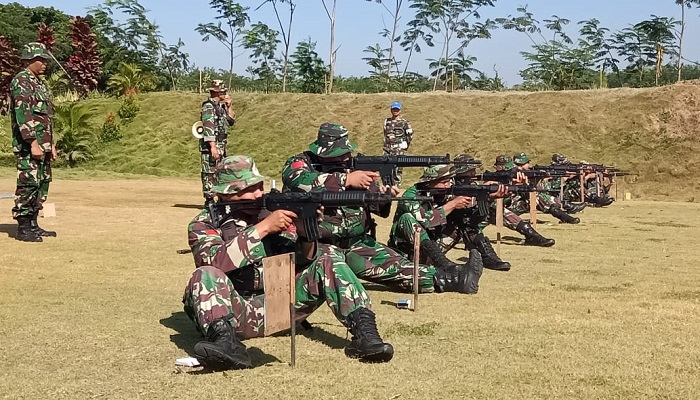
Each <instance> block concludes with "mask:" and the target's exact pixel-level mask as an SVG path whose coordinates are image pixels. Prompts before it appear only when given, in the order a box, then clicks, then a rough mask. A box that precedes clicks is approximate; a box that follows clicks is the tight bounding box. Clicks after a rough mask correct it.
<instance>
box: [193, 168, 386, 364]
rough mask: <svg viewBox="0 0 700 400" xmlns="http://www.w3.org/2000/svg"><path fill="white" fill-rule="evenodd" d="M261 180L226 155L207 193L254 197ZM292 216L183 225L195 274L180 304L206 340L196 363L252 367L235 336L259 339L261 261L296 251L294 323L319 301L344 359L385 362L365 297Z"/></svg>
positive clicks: (239, 215) (335, 256) (208, 217)
mask: <svg viewBox="0 0 700 400" xmlns="http://www.w3.org/2000/svg"><path fill="white" fill-rule="evenodd" d="M263 179H264V178H263V177H262V176H261V175H260V173H259V172H258V170H257V168H256V166H255V163H254V162H253V160H252V158H250V157H247V156H231V157H227V158H225V159H224V160H223V163H222V165H221V168H220V170H219V171H218V173H217V183H216V184H215V185H214V186H213V188H212V189H213V192H214V193H215V194H216V195H217V197H218V201H219V202H222V201H223V202H232V203H235V202H236V201H241V200H256V199H259V198H261V197H262V196H263V189H264V188H263ZM209 208H210V209H212V210H214V209H217V207H216V206H213V207H209ZM214 214H218V213H214ZM296 217H297V216H296V215H295V214H294V213H293V212H291V211H287V210H277V211H274V212H272V213H270V212H268V211H266V210H260V209H256V210H250V209H243V210H231V211H230V212H227V213H224V214H223V215H221V216H220V217H218V218H217V216H216V215H214V216H212V212H210V211H209V209H205V210H202V212H201V213H200V214H199V215H198V216H197V217H195V219H194V220H192V222H191V223H190V225H189V228H188V232H189V244H190V247H191V248H192V253H193V255H194V260H195V265H196V267H197V269H196V270H195V272H194V273H193V274H192V277H191V278H190V281H189V283H188V285H187V288H186V289H185V294H184V297H183V303H184V304H185V312H186V313H187V315H188V316H189V317H190V318H191V319H192V320H193V321H194V322H195V324H196V325H197V329H198V330H199V331H200V332H201V333H202V334H204V335H205V336H206V340H204V341H202V342H199V343H197V344H196V345H195V348H194V353H195V356H196V358H197V359H198V360H199V362H200V363H201V364H203V365H205V366H207V367H209V368H212V369H215V370H223V369H242V368H250V367H251V360H250V357H249V356H248V354H247V352H246V347H245V345H244V344H243V343H241V341H240V339H248V338H254V337H261V336H264V334H265V332H264V327H265V308H264V303H265V294H264V293H263V277H262V272H263V270H262V259H263V258H264V257H267V256H272V255H277V254H284V253H288V252H295V254H296V266H297V273H296V304H295V308H296V317H297V318H298V320H300V321H301V320H304V319H305V318H306V317H307V316H308V315H309V314H311V313H312V312H313V311H314V310H316V309H317V308H318V307H320V306H321V304H323V303H324V302H326V303H328V305H329V306H330V307H331V309H332V310H333V313H334V314H335V316H336V318H338V320H339V321H340V322H341V323H342V324H343V325H345V326H347V327H348V329H349V330H350V332H351V333H352V336H353V338H352V341H351V343H350V344H349V345H348V346H347V347H346V348H345V354H346V355H347V356H348V357H352V358H359V359H361V360H364V361H370V362H385V361H389V360H391V358H392V356H393V354H394V349H393V347H392V346H391V345H390V344H389V343H385V342H383V341H382V338H381V337H380V336H379V333H378V332H377V325H376V321H375V315H374V313H373V312H372V310H371V309H370V305H371V302H370V298H369V294H368V293H367V291H366V290H365V289H364V287H363V286H362V284H361V283H360V281H359V280H358V279H357V277H355V275H354V274H353V272H352V271H351V270H350V268H349V267H348V266H347V264H346V263H345V258H344V256H343V254H342V253H341V252H340V251H339V250H338V249H337V248H335V247H334V246H330V245H324V244H319V243H316V242H305V241H303V240H302V239H300V238H299V235H298V234H297V231H298V230H299V231H300V232H301V230H302V228H301V227H299V228H297V226H296V225H295V222H296ZM299 225H300V226H301V224H299ZM302 233H303V232H302Z"/></svg>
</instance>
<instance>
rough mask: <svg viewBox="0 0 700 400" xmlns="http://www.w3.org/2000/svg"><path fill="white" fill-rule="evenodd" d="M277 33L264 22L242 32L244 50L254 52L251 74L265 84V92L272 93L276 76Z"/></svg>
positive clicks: (252, 54)
mask: <svg viewBox="0 0 700 400" xmlns="http://www.w3.org/2000/svg"><path fill="white" fill-rule="evenodd" d="M278 34H279V32H277V31H276V30H274V29H271V28H270V27H269V26H267V25H266V24H264V23H262V22H257V23H255V24H253V25H251V27H250V29H248V30H244V31H242V35H243V36H242V38H241V42H242V44H243V48H244V49H248V50H252V51H251V53H250V58H251V59H252V60H253V66H251V69H250V70H251V72H253V74H254V75H257V76H258V79H260V80H262V81H263V82H264V84H265V92H269V91H270V86H271V84H272V82H273V81H274V80H275V79H276V76H275V70H276V66H275V52H276V51H277V44H278V43H279V42H280V41H279V40H278V39H277V35H278Z"/></svg>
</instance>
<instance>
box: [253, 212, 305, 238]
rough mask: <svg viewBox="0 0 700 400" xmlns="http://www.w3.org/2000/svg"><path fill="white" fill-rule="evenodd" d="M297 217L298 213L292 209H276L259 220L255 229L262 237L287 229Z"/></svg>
mask: <svg viewBox="0 0 700 400" xmlns="http://www.w3.org/2000/svg"><path fill="white" fill-rule="evenodd" d="M296 217H297V215H296V214H295V213H294V212H292V211H288V210H275V211H273V212H272V213H270V215H268V216H267V217H265V219H263V220H262V221H260V222H258V223H257V224H256V225H255V229H256V230H257V231H258V234H259V235H260V238H261V239H262V238H264V237H265V236H267V235H270V234H273V233H279V232H283V231H286V230H287V229H288V228H289V226H290V225H292V223H293V222H294V220H295V219H296Z"/></svg>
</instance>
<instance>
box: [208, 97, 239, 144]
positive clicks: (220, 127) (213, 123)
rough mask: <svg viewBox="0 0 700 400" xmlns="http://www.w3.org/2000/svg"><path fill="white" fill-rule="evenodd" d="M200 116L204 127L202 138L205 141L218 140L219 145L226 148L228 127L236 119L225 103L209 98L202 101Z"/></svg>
mask: <svg viewBox="0 0 700 400" xmlns="http://www.w3.org/2000/svg"><path fill="white" fill-rule="evenodd" d="M200 118H201V120H202V127H203V131H202V139H200V140H201V141H203V142H217V143H216V145H217V147H219V148H225V147H226V140H227V137H228V129H229V127H231V126H233V124H234V123H235V122H236V121H235V120H234V119H233V118H231V117H230V116H229V115H228V113H227V112H226V108H225V107H224V105H223V104H221V103H219V102H218V101H217V100H214V99H208V100H207V101H205V102H204V103H202V110H201V111H200ZM207 148H208V146H207Z"/></svg>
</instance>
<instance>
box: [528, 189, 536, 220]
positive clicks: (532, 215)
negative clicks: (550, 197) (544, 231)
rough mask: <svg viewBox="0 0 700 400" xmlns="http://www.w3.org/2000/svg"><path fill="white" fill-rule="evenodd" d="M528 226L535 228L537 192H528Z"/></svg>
mask: <svg viewBox="0 0 700 400" xmlns="http://www.w3.org/2000/svg"><path fill="white" fill-rule="evenodd" d="M530 225H532V227H533V228H536V227H537V192H530Z"/></svg>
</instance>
